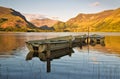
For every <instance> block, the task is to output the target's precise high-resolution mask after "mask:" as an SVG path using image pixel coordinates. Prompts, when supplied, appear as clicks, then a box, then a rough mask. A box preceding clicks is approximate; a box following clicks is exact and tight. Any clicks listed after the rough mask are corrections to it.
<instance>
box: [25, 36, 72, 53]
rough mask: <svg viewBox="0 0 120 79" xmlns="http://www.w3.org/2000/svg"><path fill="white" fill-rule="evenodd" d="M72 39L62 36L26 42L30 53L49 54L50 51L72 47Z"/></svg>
mask: <svg viewBox="0 0 120 79" xmlns="http://www.w3.org/2000/svg"><path fill="white" fill-rule="evenodd" d="M72 40H73V37H72V36H71V35H70V36H63V37H57V38H50V39H45V40H33V41H28V42H26V45H27V47H28V49H29V50H30V51H31V52H39V53H40V52H45V51H47V52H49V51H52V50H58V49H62V48H66V47H70V48H71V47H72Z"/></svg>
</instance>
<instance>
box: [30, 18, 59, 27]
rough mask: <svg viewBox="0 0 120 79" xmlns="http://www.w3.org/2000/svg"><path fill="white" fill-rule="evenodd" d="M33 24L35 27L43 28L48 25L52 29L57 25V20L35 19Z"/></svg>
mask: <svg viewBox="0 0 120 79" xmlns="http://www.w3.org/2000/svg"><path fill="white" fill-rule="evenodd" d="M30 22H31V23H33V24H34V25H35V26H37V27H41V26H44V25H47V26H48V27H52V26H53V25H54V24H55V23H57V22H58V21H57V20H52V19H49V18H44V19H34V20H31V21H30Z"/></svg>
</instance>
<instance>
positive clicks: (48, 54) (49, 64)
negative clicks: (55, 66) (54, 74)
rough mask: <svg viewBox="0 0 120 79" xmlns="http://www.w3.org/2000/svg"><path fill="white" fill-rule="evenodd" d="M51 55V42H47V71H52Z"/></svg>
mask: <svg viewBox="0 0 120 79" xmlns="http://www.w3.org/2000/svg"><path fill="white" fill-rule="evenodd" d="M50 55H51V52H50V44H47V52H46V57H47V67H46V68H47V72H50V71H51V63H50V58H51V57H50Z"/></svg>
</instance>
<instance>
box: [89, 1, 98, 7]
mask: <svg viewBox="0 0 120 79" xmlns="http://www.w3.org/2000/svg"><path fill="white" fill-rule="evenodd" d="M99 5H100V2H94V3H92V4H91V6H94V7H95V6H99Z"/></svg>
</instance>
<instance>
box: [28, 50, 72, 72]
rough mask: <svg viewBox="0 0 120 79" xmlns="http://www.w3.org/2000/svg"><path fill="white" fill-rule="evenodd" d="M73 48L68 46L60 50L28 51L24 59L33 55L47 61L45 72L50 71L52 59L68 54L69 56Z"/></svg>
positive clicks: (29, 58)
mask: <svg viewBox="0 0 120 79" xmlns="http://www.w3.org/2000/svg"><path fill="white" fill-rule="evenodd" d="M72 53H73V50H72V49H70V48H64V49H60V50H54V51H51V52H42V53H38V52H29V53H28V54H27V56H26V60H31V59H32V58H33V57H38V58H39V59H40V60H41V61H45V62H47V66H46V69H47V72H51V61H52V60H54V59H60V58H61V57H63V56H66V55H69V56H71V55H72Z"/></svg>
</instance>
